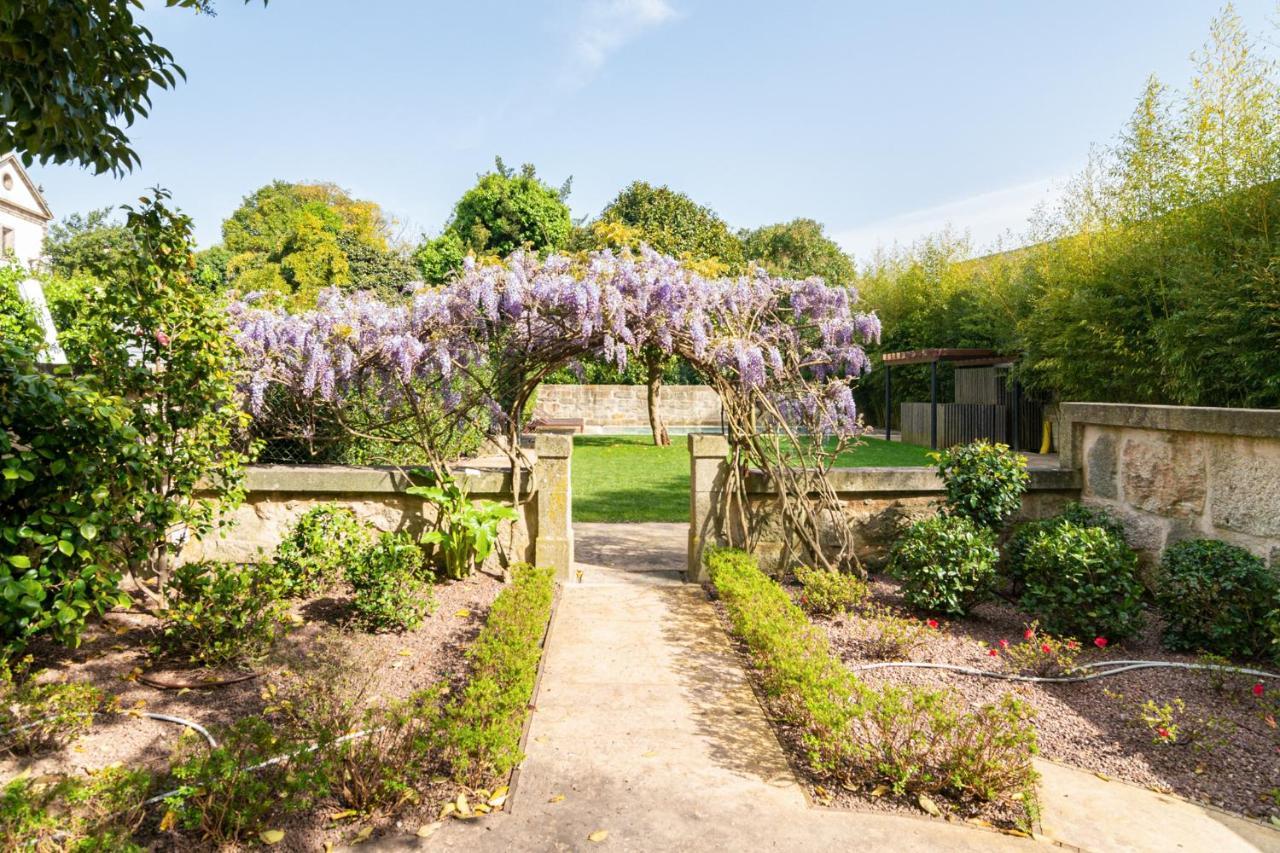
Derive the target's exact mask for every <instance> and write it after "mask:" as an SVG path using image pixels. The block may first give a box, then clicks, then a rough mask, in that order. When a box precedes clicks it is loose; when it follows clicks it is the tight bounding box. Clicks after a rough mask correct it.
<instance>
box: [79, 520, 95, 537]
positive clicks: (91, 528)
mask: <svg viewBox="0 0 1280 853" xmlns="http://www.w3.org/2000/svg"><path fill="white" fill-rule="evenodd" d="M80 535H81V536H83V537H84V538H85V539H88V540H90V541H92V540H93V539H96V538H97V537H98V528H97V527H96V526H95V525H93V524H90V523H89V522H87V521H86V522H85V523H84V524H82V525H80Z"/></svg>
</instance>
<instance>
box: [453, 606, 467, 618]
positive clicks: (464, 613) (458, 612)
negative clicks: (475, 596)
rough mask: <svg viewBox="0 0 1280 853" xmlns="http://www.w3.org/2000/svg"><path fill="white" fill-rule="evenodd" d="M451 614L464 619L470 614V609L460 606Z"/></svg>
mask: <svg viewBox="0 0 1280 853" xmlns="http://www.w3.org/2000/svg"><path fill="white" fill-rule="evenodd" d="M453 615H454V616H459V617H461V618H463V619H466V618H467V617H468V616H470V615H471V611H470V610H468V609H467V608H465V607H463V608H461V609H460V610H456V611H454V614H453Z"/></svg>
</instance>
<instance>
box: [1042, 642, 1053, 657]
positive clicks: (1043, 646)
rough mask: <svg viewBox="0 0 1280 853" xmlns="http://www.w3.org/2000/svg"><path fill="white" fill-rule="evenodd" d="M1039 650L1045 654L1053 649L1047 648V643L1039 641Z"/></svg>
mask: <svg viewBox="0 0 1280 853" xmlns="http://www.w3.org/2000/svg"><path fill="white" fill-rule="evenodd" d="M1040 651H1042V652H1044V653H1045V654H1046V655H1047V654H1049V653H1050V652H1052V651H1053V649H1051V648H1049V644H1048V643H1041V644H1040Z"/></svg>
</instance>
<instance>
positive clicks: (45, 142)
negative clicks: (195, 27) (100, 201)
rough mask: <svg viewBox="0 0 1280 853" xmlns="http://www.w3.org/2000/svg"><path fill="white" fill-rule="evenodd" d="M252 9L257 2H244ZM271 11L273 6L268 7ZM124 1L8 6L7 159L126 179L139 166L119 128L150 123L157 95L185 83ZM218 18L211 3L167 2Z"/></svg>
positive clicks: (0, 119)
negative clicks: (11, 155) (13, 154)
mask: <svg viewBox="0 0 1280 853" xmlns="http://www.w3.org/2000/svg"><path fill="white" fill-rule="evenodd" d="M245 2H246V3H247V2H249V0H245ZM264 4H265V0H264ZM134 5H137V6H138V7H139V8H141V4H135V3H125V2H119V0H9V2H6V3H4V4H2V5H0V80H3V81H4V85H3V86H0V151H10V150H12V151H19V152H21V154H22V159H23V162H24V163H26V164H27V165H28V166H29V165H31V163H32V162H34V161H35V160H39V161H40V162H41V163H48V162H49V161H53V162H54V163H66V162H68V161H76V162H79V163H81V164H82V165H84V166H91V167H92V168H93V169H94V171H95V172H97V173H99V174H101V173H102V172H106V171H112V172H115V173H117V174H120V173H122V172H124V171H126V170H131V169H132V168H133V167H134V166H135V165H137V164H138V163H139V160H138V155H137V153H136V152H135V151H134V150H133V148H131V147H130V144H129V138H128V136H127V135H126V134H125V132H124V130H123V129H122V128H121V127H120V125H121V123H123V124H124V125H125V126H126V127H127V126H129V125H132V124H133V122H134V121H135V120H136V119H137V118H138V117H139V116H142V117H146V115H147V112H148V110H149V109H150V107H151V95H150V91H151V87H152V86H155V87H157V88H160V89H170V88H173V87H174V86H175V85H176V84H177V78H178V77H180V76H181V77H184V78H185V77H186V74H185V73H184V72H183V70H182V68H180V67H179V66H178V65H177V64H176V63H175V62H174V58H173V54H172V53H170V52H169V51H168V50H167V49H165V48H164V47H162V46H161V45H158V44H156V43H155V41H154V40H153V39H152V38H151V32H150V31H149V30H148V29H147V28H146V27H144V26H142V25H141V24H140V23H138V22H137V21H136V20H134V17H133V8H132V7H133V6H134ZM165 5H166V6H176V7H179V8H183V9H190V10H194V11H196V12H197V13H204V14H209V15H212V14H213V4H212V2H211V0H165Z"/></svg>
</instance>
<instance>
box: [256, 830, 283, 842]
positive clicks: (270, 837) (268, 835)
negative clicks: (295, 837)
mask: <svg viewBox="0 0 1280 853" xmlns="http://www.w3.org/2000/svg"><path fill="white" fill-rule="evenodd" d="M258 838H260V839H262V843H263V844H279V843H280V842H281V841H284V830H283V829H264V830H263V831H262V832H259V833H258Z"/></svg>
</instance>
